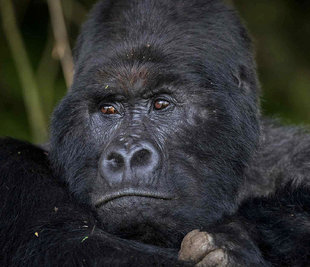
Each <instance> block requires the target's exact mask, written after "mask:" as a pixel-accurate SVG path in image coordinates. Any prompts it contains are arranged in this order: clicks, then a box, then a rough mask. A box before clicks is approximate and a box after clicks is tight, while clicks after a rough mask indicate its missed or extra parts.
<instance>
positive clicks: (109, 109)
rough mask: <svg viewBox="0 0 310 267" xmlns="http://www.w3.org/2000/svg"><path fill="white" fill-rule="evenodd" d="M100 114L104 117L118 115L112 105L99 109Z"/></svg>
mask: <svg viewBox="0 0 310 267" xmlns="http://www.w3.org/2000/svg"><path fill="white" fill-rule="evenodd" d="M100 110H101V112H102V113H103V114H106V115H112V114H119V112H118V111H117V109H116V108H115V107H114V106H112V105H104V106H102V107H101V109H100Z"/></svg>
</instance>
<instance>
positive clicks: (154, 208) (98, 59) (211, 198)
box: [50, 2, 259, 244]
mask: <svg viewBox="0 0 310 267" xmlns="http://www.w3.org/2000/svg"><path fill="white" fill-rule="evenodd" d="M126 3H127V2H126ZM135 3H136V2H135ZM156 3H157V2H156ZM216 3H217V2H216ZM136 4H137V5H138V2H137V3H136ZM100 5H102V9H104V8H106V6H105V4H104V3H103V2H100V3H99V4H98V7H95V8H94V16H95V17H94V18H91V19H90V20H89V22H88V23H87V24H86V26H85V27H84V32H83V33H82V35H81V37H80V39H79V43H78V46H77V49H78V50H79V51H80V52H79V53H80V54H79V55H78V57H77V58H76V67H75V79H74V84H73V86H72V92H71V93H69V94H68V95H67V96H66V97H65V98H64V100H63V101H62V102H61V103H60V105H59V106H58V108H57V109H56V111H55V113H54V116H53V120H52V127H51V128H52V133H51V146H52V148H51V152H50V158H51V161H52V164H53V167H54V168H55V171H56V174H57V175H58V176H60V177H61V178H62V179H64V180H65V181H66V182H67V183H68V185H69V189H70V191H71V192H73V193H74V194H75V196H76V197H77V198H78V199H79V200H80V201H83V202H86V203H87V204H89V205H90V206H91V207H92V208H93V210H94V211H95V213H96V214H97V216H98V219H99V220H100V221H101V223H102V225H103V227H104V229H106V230H107V231H108V232H111V233H117V234H122V235H123V236H127V237H130V238H138V239H139V240H143V241H145V242H151V240H152V236H151V234H150V233H155V234H156V235H162V240H164V241H163V242H166V240H165V237H166V236H169V238H170V239H171V237H173V238H175V239H176V240H179V239H180V237H181V236H182V234H184V233H186V232H188V231H190V230H192V229H194V228H200V227H205V226H206V225H208V224H211V223H212V222H214V221H215V220H217V219H218V218H220V217H221V216H222V215H223V213H229V212H233V211H234V209H235V207H236V203H235V202H236V198H237V194H238V188H239V186H240V183H241V182H242V172H243V169H244V166H245V165H246V164H247V162H248V160H249V158H250V156H251V154H252V152H253V151H254V149H255V146H256V144H257V140H258V134H259V129H258V128H259V127H258V118H257V117H258V108H257V95H256V85H257V84H256V76H255V71H254V67H253V62H252V61H251V54H250V53H249V52H248V48H249V45H248V40H247V39H246V38H245V37H246V33H245V31H244V29H243V28H242V27H241V26H240V25H239V24H238V20H237V19H236V18H235V17H234V18H233V19H231V21H234V22H236V25H234V26H233V27H232V28H231V29H229V27H230V24H227V23H225V20H226V19H227V18H222V19H223V21H220V20H219V19H220V18H221V16H222V15H223V14H225V16H233V13H231V12H227V13H223V12H222V13H221V14H220V15H219V14H217V13H216V12H215V13H214V12H213V11H212V10H211V9H210V4H208V5H207V4H203V3H202V4H201V5H202V9H201V12H202V13H203V14H201V18H200V19H199V20H197V19H195V18H192V19H191V23H187V24H173V23H172V22H173V21H174V20H175V19H176V17H171V18H170V17H169V16H170V15H171V14H170V13H169V14H166V15H165V16H167V17H165V19H166V22H165V23H166V24H167V25H168V24H169V23H172V24H171V25H170V26H171V27H168V28H167V30H165V29H166V28H163V27H157V24H156V23H157V22H158V21H156V22H152V21H151V19H155V18H156V20H157V18H158V17H160V16H164V12H165V9H164V10H163V9H162V8H163V7H162V5H159V6H158V10H157V11H156V7H155V6H153V7H152V8H153V9H152V12H155V13H156V12H159V11H160V12H159V13H158V14H156V16H155V15H154V16H153V17H152V18H150V17H148V18H147V19H146V20H145V21H149V28H148V29H149V30H150V33H146V29H147V28H145V25H144V26H143V27H142V26H141V29H138V28H137V27H138V26H137V25H135V26H134V27H133V26H130V23H135V20H133V22H132V21H131V20H130V18H131V17H135V16H136V14H135V12H137V10H138V9H139V8H138V7H134V6H133V7H132V10H131V11H129V9H130V8H131V7H127V8H126V9H125V11H126V12H125V11H124V14H123V13H122V12H123V11H122V9H121V8H120V9H116V11H115V12H116V13H115V12H114V11H113V12H114V13H115V14H114V13H113V12H112V11H107V12H108V13H107V14H110V15H109V16H107V20H109V19H112V18H111V16H112V15H111V14H113V16H115V18H114V19H115V20H113V19H112V21H114V22H115V23H114V22H113V23H114V24H113V23H110V22H109V21H108V22H107V23H108V24H107V25H106V26H107V27H106V28H105V27H103V25H101V24H104V23H105V22H104V19H103V18H102V13H100V12H101V11H100ZM115 8H116V7H115ZM137 8H138V9H137ZM141 8H144V7H141ZM180 8H181V7H180ZM182 8H185V9H186V7H185V6H182ZM191 8H192V7H191ZM203 8H205V9H206V10H208V12H209V13H210V14H209V16H206V15H205V12H204V11H203ZM221 8H223V7H221ZM216 10H217V9H216ZM99 11H100V12H99ZM196 11H197V10H196ZM198 11H199V12H200V9H199V10H198ZM117 12H119V13H117ZM128 12H132V15H131V16H129V15H128V14H129V13H128ZM125 13H126V14H125ZM184 14H186V16H187V14H191V13H190V12H189V13H187V10H186V12H184ZM96 16H98V18H97V17H96ZM122 16H123V17H122ZM139 16H140V17H141V14H140V13H139ZM121 17H122V18H123V20H124V21H126V23H125V22H124V21H123V23H122V24H119V23H117V21H118V20H121ZM202 18H204V20H206V21H205V22H203V23H206V25H208V26H210V25H215V26H214V27H215V28H214V29H212V28H210V29H207V28H206V27H205V26H204V25H203V23H202ZM181 19H183V16H181V17H180V18H179V19H178V20H181ZM211 20H214V21H216V23H213V22H212V23H211V24H210V21H211ZM161 21H163V20H161ZM188 21H189V20H188ZM200 24H201V25H200ZM222 24H223V25H224V24H225V26H221V25H222ZM178 25H182V27H180V28H178V27H179V26H178ZM127 26H128V29H125V28H126V27H127ZM118 27H120V28H119V29H118ZM139 27H140V26H139ZM221 27H222V28H221ZM151 28H153V29H151ZM220 28H221V30H222V32H221V33H220V32H219V33H218V35H219V36H220V38H218V40H217V39H216V37H217V35H216V34H217V32H218V31H219V30H220ZM104 29H107V31H108V32H104ZM133 29H135V30H134V31H133ZM192 29H196V31H193V30H192ZM206 29H207V30H206ZM163 31H166V32H164V33H163ZM180 31H183V33H182V34H181V33H180ZM155 32H157V34H158V35H157V37H156V36H155ZM215 33H216V34H215ZM239 35H240V36H241V37H240V36H239ZM102 36H104V38H105V39H102V40H101V37H102ZM134 36H135V37H134ZM154 36H155V37H154ZM109 38H110V39H109ZM147 39H149V40H151V41H145V40H147ZM124 40H127V41H124ZM128 40H129V41H128ZM152 40H153V41H152ZM214 40H216V42H215V41H214ZM232 40H233V41H232ZM200 44H203V46H200ZM167 233H172V234H167ZM156 240H160V238H158V236H157V238H156ZM170 241H171V240H170ZM171 242H174V240H172V241H171ZM166 244H167V243H166Z"/></svg>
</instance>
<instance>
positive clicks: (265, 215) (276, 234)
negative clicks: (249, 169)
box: [179, 184, 310, 266]
mask: <svg viewBox="0 0 310 267" xmlns="http://www.w3.org/2000/svg"><path fill="white" fill-rule="evenodd" d="M309 207H310V189H309V188H308V187H305V186H301V185H300V186H298V187H296V186H293V185H292V184H287V185H286V186H285V187H282V188H280V189H279V190H277V191H276V192H275V193H273V194H271V195H269V196H266V197H256V198H249V199H248V200H246V201H244V203H243V204H242V205H241V206H240V207H239V210H238V212H237V213H236V214H234V215H232V216H228V217H224V218H223V219H222V221H220V222H218V223H217V224H216V225H214V226H211V227H210V228H208V229H205V231H206V232H200V231H198V230H195V231H192V232H191V233H189V234H188V235H187V236H186V237H185V238H184V240H183V242H182V246H181V251H180V254H179V257H180V259H183V260H187V261H192V262H195V263H198V265H199V264H201V266H204V264H206V266H209V265H208V264H210V263H212V262H213V263H214V264H218V265H220V266H222V265H223V266H307V264H309V262H310V228H309V225H310V208H309ZM199 266H200V265H199Z"/></svg>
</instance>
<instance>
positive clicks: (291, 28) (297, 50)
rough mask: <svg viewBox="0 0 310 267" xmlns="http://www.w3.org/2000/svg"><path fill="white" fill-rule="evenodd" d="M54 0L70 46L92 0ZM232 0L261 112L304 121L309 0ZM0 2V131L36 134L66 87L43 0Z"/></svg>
mask: <svg viewBox="0 0 310 267" xmlns="http://www.w3.org/2000/svg"><path fill="white" fill-rule="evenodd" d="M61 2H62V7H63V12H64V18H65V23H66V27H67V31H68V33H69V42H70V46H71V47H73V46H74V41H75V39H76V37H77V34H78V31H79V27H80V24H81V23H82V22H83V21H84V20H85V16H86V14H87V10H89V8H90V7H91V6H92V4H93V3H94V2H95V0H62V1H61ZM234 3H235V5H236V7H237V8H238V10H239V12H240V14H241V16H242V17H243V19H244V21H245V22H246V25H247V26H248V28H249V30H250V32H251V34H252V37H253V40H254V43H255V47H256V54H257V65H258V73H259V77H260V81H261V84H262V89H263V98H262V110H263V113H264V114H265V115H268V116H276V117H281V118H282V121H283V122H284V123H310V53H309V49H310V1H309V0H272V1H270V0H251V1H249V0H234ZM11 4H13V6H12V5H11ZM10 6H12V7H13V9H12V10H13V12H14V14H13V15H14V16H15V18H16V29H17V31H18V33H19V34H20V43H19V45H18V42H17V46H16V47H15V49H14V45H13V46H12V40H11V41H10V38H9V37H8V34H7V33H8V32H9V33H10V35H11V36H12V33H14V25H13V24H14V22H12V21H8V20H7V18H6V17H8V16H9V15H10V14H9V12H8V8H9V7H10ZM0 9H1V10H0V11H1V12H0V14H1V15H0V16H1V22H0V136H12V137H15V138H20V139H25V140H29V141H34V142H42V141H44V140H45V139H46V133H44V132H40V130H37V128H36V127H39V129H41V128H42V127H45V128H46V127H47V126H46V125H47V123H48V121H49V119H50V116H51V113H52V110H53V108H54V106H55V105H56V104H57V102H58V101H59V100H60V99H61V98H62V96H63V95H64V94H65V93H66V91H67V86H66V82H65V79H64V72H63V68H62V67H61V66H63V65H62V64H61V61H60V60H59V53H58V54H57V45H55V39H54V34H53V28H52V23H51V20H50V13H49V8H48V5H47V2H46V1H44V0H14V1H12V0H0ZM3 14H4V16H3ZM12 25H13V26H12ZM13 35H14V34H13ZM12 38H14V36H13V37H12ZM17 39H18V35H17V37H16V36H15V39H14V40H15V41H16V40H17ZM15 44H16V43H15ZM23 51H24V52H23ZM58 52H59V51H58ZM18 62H19V63H18ZM67 84H68V82H67ZM27 86H28V87H27ZM29 86H30V87H29ZM29 91H30V92H31V93H29ZM27 93H28V97H27ZM36 94H37V95H36ZM29 95H31V96H32V97H29ZM31 103H34V104H31Z"/></svg>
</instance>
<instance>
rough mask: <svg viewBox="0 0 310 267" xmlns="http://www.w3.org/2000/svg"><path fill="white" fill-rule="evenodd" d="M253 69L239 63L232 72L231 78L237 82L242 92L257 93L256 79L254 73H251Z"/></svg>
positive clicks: (258, 89) (258, 90)
mask: <svg viewBox="0 0 310 267" xmlns="http://www.w3.org/2000/svg"><path fill="white" fill-rule="evenodd" d="M252 72H253V70H251V69H250V68H247V67H246V66H244V65H239V67H238V68H237V69H236V70H235V71H234V72H233V73H232V76H233V79H234V81H235V83H236V84H237V86H238V88H239V89H240V90H241V91H242V92H243V93H244V94H251V93H252V94H253V93H255V94H259V92H260V88H259V83H258V81H257V79H256V78H254V77H256V75H253V73H252Z"/></svg>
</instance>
